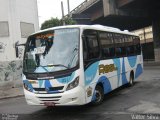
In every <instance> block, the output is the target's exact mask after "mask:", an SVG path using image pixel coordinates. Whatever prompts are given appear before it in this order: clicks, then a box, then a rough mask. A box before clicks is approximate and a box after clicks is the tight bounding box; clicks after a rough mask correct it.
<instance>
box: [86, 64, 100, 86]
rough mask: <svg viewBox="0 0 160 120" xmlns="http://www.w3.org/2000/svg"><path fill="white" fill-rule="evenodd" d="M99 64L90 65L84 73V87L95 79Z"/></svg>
mask: <svg viewBox="0 0 160 120" xmlns="http://www.w3.org/2000/svg"><path fill="white" fill-rule="evenodd" d="M98 67H99V62H96V63H94V64H92V65H91V66H90V67H88V68H87V70H86V71H85V85H86V86H87V85H89V84H90V83H91V82H92V81H93V80H94V78H95V76H96V73H97V70H99V68H98Z"/></svg>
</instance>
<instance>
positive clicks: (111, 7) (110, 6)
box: [103, 0, 118, 17]
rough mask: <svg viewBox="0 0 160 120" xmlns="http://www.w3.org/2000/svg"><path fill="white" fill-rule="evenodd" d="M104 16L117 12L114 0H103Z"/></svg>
mask: <svg viewBox="0 0 160 120" xmlns="http://www.w3.org/2000/svg"><path fill="white" fill-rule="evenodd" d="M103 11H104V17H106V16H109V15H116V14H118V12H117V8H116V2H115V0H103Z"/></svg>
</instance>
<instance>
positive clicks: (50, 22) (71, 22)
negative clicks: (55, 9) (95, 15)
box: [41, 18, 76, 30]
mask: <svg viewBox="0 0 160 120" xmlns="http://www.w3.org/2000/svg"><path fill="white" fill-rule="evenodd" d="M64 21H65V24H66V25H75V24H76V22H75V21H74V20H72V19H71V18H65V19H64ZM62 25H63V21H62V19H61V20H60V19H58V18H51V19H49V20H46V21H45V22H44V23H42V25H41V30H43V29H47V28H51V27H56V26H62Z"/></svg>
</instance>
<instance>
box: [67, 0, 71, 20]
mask: <svg viewBox="0 0 160 120" xmlns="http://www.w3.org/2000/svg"><path fill="white" fill-rule="evenodd" d="M67 4H68V17H69V18H70V17H71V14H70V4H69V0H67Z"/></svg>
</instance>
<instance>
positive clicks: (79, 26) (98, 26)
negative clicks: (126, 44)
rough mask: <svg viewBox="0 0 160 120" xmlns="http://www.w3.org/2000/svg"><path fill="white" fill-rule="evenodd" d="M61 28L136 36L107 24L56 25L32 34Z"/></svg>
mask: <svg viewBox="0 0 160 120" xmlns="http://www.w3.org/2000/svg"><path fill="white" fill-rule="evenodd" d="M61 28H81V29H93V30H100V31H106V32H113V33H120V34H126V35H134V36H138V35H137V34H135V33H131V32H129V31H128V30H124V31H122V30H120V29H118V28H114V27H108V26H103V25H66V26H57V27H52V28H48V29H45V30H40V31H38V32H36V33H33V34H32V35H34V34H37V33H42V32H46V31H50V30H55V29H61Z"/></svg>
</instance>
